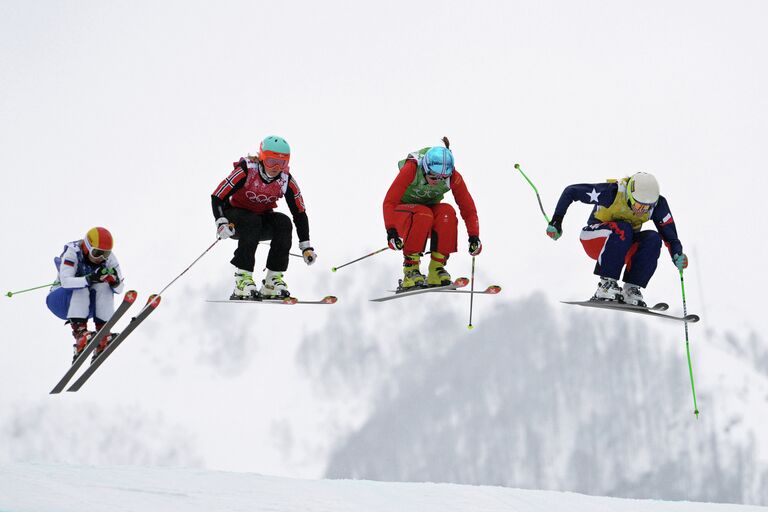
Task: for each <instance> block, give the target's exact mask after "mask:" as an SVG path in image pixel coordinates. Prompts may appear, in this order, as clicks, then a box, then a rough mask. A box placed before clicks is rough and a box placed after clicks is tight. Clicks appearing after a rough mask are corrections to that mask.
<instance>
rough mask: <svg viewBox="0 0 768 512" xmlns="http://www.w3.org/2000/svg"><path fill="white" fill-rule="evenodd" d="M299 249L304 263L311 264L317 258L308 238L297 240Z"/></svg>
mask: <svg viewBox="0 0 768 512" xmlns="http://www.w3.org/2000/svg"><path fill="white" fill-rule="evenodd" d="M299 249H301V257H302V258H304V263H306V264H307V265H311V264H313V263H314V262H315V261H316V260H317V254H315V249H314V248H313V247H312V244H311V243H310V242H309V240H307V241H305V242H299Z"/></svg>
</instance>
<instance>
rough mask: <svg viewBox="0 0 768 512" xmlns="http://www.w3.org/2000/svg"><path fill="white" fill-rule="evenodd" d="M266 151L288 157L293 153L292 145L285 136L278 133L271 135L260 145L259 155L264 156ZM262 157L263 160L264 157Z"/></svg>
mask: <svg viewBox="0 0 768 512" xmlns="http://www.w3.org/2000/svg"><path fill="white" fill-rule="evenodd" d="M265 152H268V153H277V154H279V155H285V156H284V157H283V158H287V157H288V156H289V155H290V154H291V147H290V146H289V145H288V143H287V142H286V141H285V139H284V138H282V137H278V136H277V135H270V136H268V137H266V138H265V139H264V140H263V141H261V144H260V145H259V157H260V158H261V157H263V156H264V153H265ZM261 159H262V160H263V158H261Z"/></svg>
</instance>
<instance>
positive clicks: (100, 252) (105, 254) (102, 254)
mask: <svg viewBox="0 0 768 512" xmlns="http://www.w3.org/2000/svg"><path fill="white" fill-rule="evenodd" d="M110 254H112V251H105V250H104V249H95V248H94V249H91V256H93V257H94V258H98V259H100V260H106V259H107V258H109V255H110Z"/></svg>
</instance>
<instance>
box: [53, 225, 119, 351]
mask: <svg viewBox="0 0 768 512" xmlns="http://www.w3.org/2000/svg"><path fill="white" fill-rule="evenodd" d="M112 246H113V240H112V234H111V233H110V232H109V230H107V229H106V228H102V227H95V228H92V229H90V230H88V232H87V233H86V235H85V237H83V239H82V240H75V241H74V242H69V243H68V244H66V245H65V246H64V250H63V252H62V253H61V255H60V256H58V257H56V258H54V262H55V264H56V270H57V272H58V279H57V283H56V284H55V285H54V286H53V288H51V291H50V292H49V293H48V296H47V297H46V301H45V302H46V305H47V306H48V309H49V310H50V311H51V312H52V313H53V314H54V315H56V316H57V317H59V318H61V319H62V320H67V322H68V323H69V324H70V327H71V328H72V336H74V338H75V344H74V347H75V356H74V357H75V358H76V357H77V356H78V354H80V352H82V351H83V349H84V348H85V345H86V344H87V343H88V341H89V340H90V339H91V337H93V335H94V334H95V333H96V331H98V330H99V329H101V328H102V327H103V326H104V324H105V323H106V322H107V320H109V318H110V317H111V316H112V313H114V311H115V306H114V296H115V295H116V294H118V293H121V292H122V290H123V273H122V271H121V270H120V263H118V261H117V257H116V256H115V254H114V253H113V252H112ZM89 318H93V321H94V324H95V325H96V330H95V331H89V330H88V319H89ZM112 339H113V333H107V335H105V336H104V338H102V339H101V342H100V343H99V345H98V346H97V347H96V350H95V351H94V356H96V355H97V354H98V353H100V352H101V351H102V350H104V348H105V347H106V346H107V345H108V344H109V343H110V342H111V341H112Z"/></svg>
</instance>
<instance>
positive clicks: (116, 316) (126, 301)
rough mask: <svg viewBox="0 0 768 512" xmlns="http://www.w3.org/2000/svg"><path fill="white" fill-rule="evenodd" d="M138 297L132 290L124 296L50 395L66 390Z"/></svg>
mask: <svg viewBox="0 0 768 512" xmlns="http://www.w3.org/2000/svg"><path fill="white" fill-rule="evenodd" d="M137 296H138V295H137V293H136V291H135V290H130V291H128V292H126V293H125V295H124V296H123V302H122V303H121V304H120V305H119V306H118V307H117V309H116V310H115V312H114V313H113V314H112V316H111V317H110V318H109V320H107V323H105V324H104V325H103V326H102V327H101V329H99V331H98V332H97V333H96V335H95V336H94V337H93V338H91V340H90V341H89V342H88V344H87V345H86V346H85V348H84V349H83V351H82V352H80V355H78V356H77V359H75V360H74V361H73V362H72V366H70V367H69V369H68V370H67V371H66V373H65V374H64V376H63V377H62V378H61V380H59V382H58V383H57V384H56V385H55V386H54V387H53V389H52V390H51V392H50V394H52V395H53V394H56V393H61V392H62V391H63V390H64V387H65V386H66V385H67V383H68V382H69V380H70V379H71V378H72V377H73V376H74V375H75V373H77V370H79V369H80V367H81V366H82V365H83V363H84V362H85V361H86V359H88V356H89V355H90V354H91V352H93V350H94V349H95V348H96V347H97V346H98V345H99V342H100V341H101V340H102V339H103V338H104V336H106V335H107V334H108V333H109V331H111V330H112V327H114V326H115V324H116V323H117V321H118V320H120V318H121V317H122V316H123V315H124V314H125V313H126V312H127V311H128V308H130V307H131V305H133V303H134V302H136V297H137Z"/></svg>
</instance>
